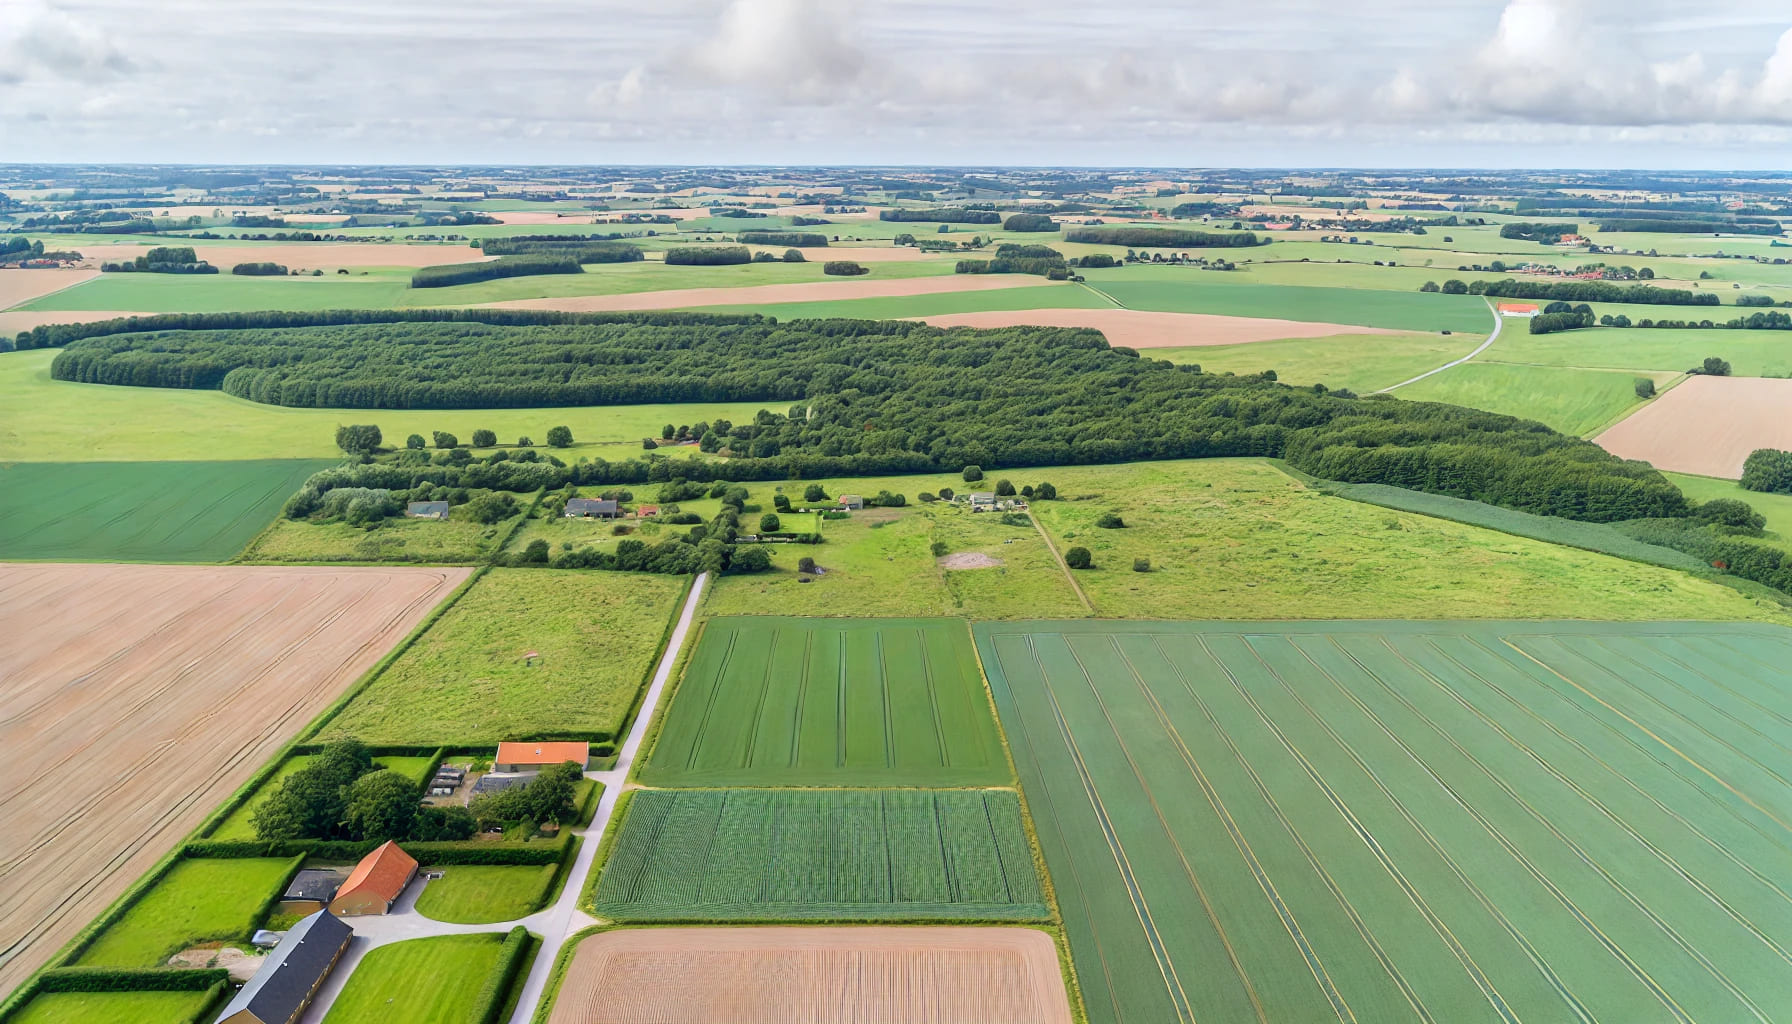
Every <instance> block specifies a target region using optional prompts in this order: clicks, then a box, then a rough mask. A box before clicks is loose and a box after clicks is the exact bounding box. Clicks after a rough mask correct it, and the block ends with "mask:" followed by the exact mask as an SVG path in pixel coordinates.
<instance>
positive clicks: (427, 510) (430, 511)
mask: <svg viewBox="0 0 1792 1024" xmlns="http://www.w3.org/2000/svg"><path fill="white" fill-rule="evenodd" d="M404 514H405V515H406V516H408V517H410V518H412V519H437V520H440V519H447V518H448V503H447V502H445V501H413V502H411V503H410V504H409V505H406V506H405V507H404Z"/></svg>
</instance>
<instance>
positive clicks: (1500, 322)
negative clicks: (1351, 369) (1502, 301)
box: [1375, 302, 1506, 395]
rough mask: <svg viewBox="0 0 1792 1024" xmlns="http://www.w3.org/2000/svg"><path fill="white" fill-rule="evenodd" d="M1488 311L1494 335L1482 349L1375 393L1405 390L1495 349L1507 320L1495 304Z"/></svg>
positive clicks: (1488, 337) (1488, 307) (1483, 344)
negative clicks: (1433, 375)
mask: <svg viewBox="0 0 1792 1024" xmlns="http://www.w3.org/2000/svg"><path fill="white" fill-rule="evenodd" d="M1487 309H1488V310H1489V311H1490V312H1492V313H1493V333H1492V334H1489V335H1488V336H1487V340H1486V341H1484V342H1482V343H1481V347H1480V348H1478V349H1475V350H1474V351H1473V352H1470V353H1469V354H1468V355H1466V356H1463V357H1462V358H1461V359H1458V360H1455V361H1454V362H1449V363H1445V364H1444V365H1442V366H1440V367H1438V368H1437V369H1435V370H1426V371H1425V372H1424V373H1421V374H1419V375H1418V376H1417V377H1413V378H1412V379H1410V380H1403V381H1401V382H1400V383H1398V384H1393V385H1389V386H1388V387H1385V388H1382V389H1381V390H1380V391H1377V392H1375V393H1376V394H1378V395H1385V394H1387V393H1388V392H1390V391H1392V390H1394V389H1395V388H1403V387H1405V386H1406V385H1408V384H1415V383H1417V382H1419V381H1422V380H1424V379H1425V378H1426V377H1429V376H1431V375H1432V374H1436V373H1442V372H1444V371H1445V370H1448V369H1450V368H1451V367H1453V366H1461V365H1462V364H1463V363H1466V362H1468V361H1469V360H1470V359H1473V358H1475V357H1476V356H1478V355H1480V354H1481V353H1483V352H1485V351H1487V350H1488V349H1489V348H1491V347H1493V343H1494V342H1496V341H1498V340H1500V328H1501V327H1504V326H1505V325H1506V320H1505V318H1504V317H1502V316H1500V311H1499V310H1498V309H1495V308H1494V305H1493V303H1491V302H1489V303H1487Z"/></svg>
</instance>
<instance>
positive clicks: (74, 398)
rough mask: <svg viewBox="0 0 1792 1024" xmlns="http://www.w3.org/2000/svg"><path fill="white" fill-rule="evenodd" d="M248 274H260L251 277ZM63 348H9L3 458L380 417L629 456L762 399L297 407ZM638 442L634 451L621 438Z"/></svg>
mask: <svg viewBox="0 0 1792 1024" xmlns="http://www.w3.org/2000/svg"><path fill="white" fill-rule="evenodd" d="M244 280H253V279H250V278H245V279H244ZM55 356H56V352H55V351H54V350H35V351H30V352H5V353H0V407H3V408H5V409H6V415H5V416H4V417H0V462H14V461H30V462H95V461H108V462H129V461H153V460H158V459H186V460H194V461H199V460H206V459H337V458H341V457H342V453H341V452H340V451H338V450H337V448H336V428H337V427H338V426H340V425H342V424H344V423H369V422H371V423H375V424H378V425H379V427H380V429H381V430H382V431H383V432H384V434H385V438H386V443H387V444H392V445H397V444H403V443H404V439H405V437H406V436H407V435H410V434H421V435H423V436H424V437H429V436H430V434H431V433H432V432H433V431H437V430H446V431H449V432H451V433H453V434H455V435H456V436H458V437H460V438H461V439H462V440H467V439H470V438H471V437H472V436H473V431H474V430H475V429H479V428H485V429H488V430H491V431H493V432H494V433H496V434H497V435H498V439H499V440H501V441H503V442H504V443H505V444H509V443H511V442H513V441H515V440H517V439H518V438H519V437H530V438H533V439H534V440H535V442H536V443H537V444H540V443H542V442H544V441H546V440H547V433H548V428H549V427H553V426H556V425H561V424H564V425H565V426H567V427H569V428H571V430H572V436H573V438H574V444H573V447H572V448H571V449H568V450H566V451H561V452H559V453H558V454H559V455H560V456H562V457H565V458H569V460H570V461H576V460H577V458H578V457H579V456H581V455H599V456H607V457H609V458H611V459H621V458H623V457H632V456H634V455H638V454H639V453H640V450H641V438H643V437H646V436H649V435H651V436H654V437H658V436H659V432H660V427H661V426H663V425H664V424H665V423H666V421H667V420H671V421H672V422H673V423H675V424H677V423H696V422H698V421H713V420H717V419H727V420H732V421H733V422H736V423H745V422H749V421H751V420H752V418H753V414H754V413H755V412H757V411H758V410H759V409H761V408H763V407H764V405H765V403H762V402H706V403H700V404H694V405H616V406H585V407H578V408H565V409H378V410H364V409H353V410H344V409H288V408H283V407H281V406H276V405H262V404H260V403H257V402H250V401H247V400H245V399H241V398H233V397H231V396H230V395H226V394H225V393H224V392H222V391H181V390H176V389H173V388H133V387H119V386H116V385H108V384H73V383H70V382H68V381H59V380H51V379H50V361H51V360H52V359H54V358H55ZM622 445H626V446H627V447H626V450H623V449H621V448H618V447H615V446H622Z"/></svg>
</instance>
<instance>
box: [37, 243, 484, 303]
mask: <svg viewBox="0 0 1792 1024" xmlns="http://www.w3.org/2000/svg"><path fill="white" fill-rule="evenodd" d="M157 244H158V245H165V244H171V243H168V242H166V241H164V242H159V243H157ZM151 248H154V246H149V245H88V246H83V247H82V248H81V255H82V256H84V257H86V258H87V260H88V261H89V262H91V263H93V264H94V265H95V266H98V265H99V264H101V263H106V262H114V263H116V262H119V261H121V260H134V259H136V258H137V257H138V256H141V255H143V254H144V253H145V252H148V251H149V250H150V249H151ZM194 251H195V252H196V253H198V255H199V258H200V259H202V260H204V261H206V262H207V263H210V264H211V265H212V266H214V267H217V268H218V270H219V272H220V273H225V274H228V273H230V268H231V267H234V266H236V265H237V264H238V263H278V264H280V265H281V266H284V267H286V268H287V269H289V270H307V271H309V270H322V271H326V272H328V271H332V270H335V269H336V268H338V267H435V266H440V265H442V264H445V263H478V262H480V261H482V260H485V259H489V258H494V257H487V256H484V255H482V254H481V253H480V252H479V250H477V249H473V248H470V247H468V246H466V245H429V244H418V245H405V244H403V243H399V242H367V243H365V244H362V243H357V242H286V243H269V244H267V245H207V246H194ZM19 301H21V302H23V301H24V300H23V299H21V300H19Z"/></svg>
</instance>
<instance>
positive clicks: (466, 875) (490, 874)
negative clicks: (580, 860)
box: [417, 864, 560, 924]
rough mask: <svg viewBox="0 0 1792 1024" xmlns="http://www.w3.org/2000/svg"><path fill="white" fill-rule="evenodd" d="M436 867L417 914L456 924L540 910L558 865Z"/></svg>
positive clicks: (510, 917) (505, 918)
mask: <svg viewBox="0 0 1792 1024" xmlns="http://www.w3.org/2000/svg"><path fill="white" fill-rule="evenodd" d="M436 870H439V871H441V872H442V877H440V878H432V879H430V881H429V884H428V885H427V886H425V887H424V888H423V891H422V892H421V893H419V894H418V896H417V913H419V914H422V915H423V916H424V917H428V918H433V919H434V920H437V921H451V922H454V923H455V924H493V923H496V922H499V921H515V920H517V919H518V918H522V917H527V916H529V915H530V914H533V913H534V912H535V911H537V910H539V909H541V906H542V904H543V903H546V902H547V901H548V900H549V899H550V898H551V897H552V895H553V894H552V893H551V892H549V891H548V890H549V888H550V887H551V886H552V885H553V884H554V877H555V875H556V874H557V873H558V872H559V870H560V866H559V865H558V864H541V865H535V864H528V865H521V866H511V865H492V864H453V865H449V866H446V867H442V868H438V869H436Z"/></svg>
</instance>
